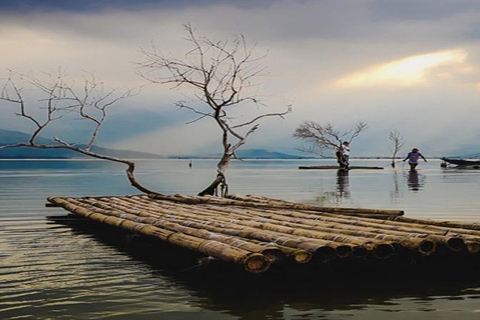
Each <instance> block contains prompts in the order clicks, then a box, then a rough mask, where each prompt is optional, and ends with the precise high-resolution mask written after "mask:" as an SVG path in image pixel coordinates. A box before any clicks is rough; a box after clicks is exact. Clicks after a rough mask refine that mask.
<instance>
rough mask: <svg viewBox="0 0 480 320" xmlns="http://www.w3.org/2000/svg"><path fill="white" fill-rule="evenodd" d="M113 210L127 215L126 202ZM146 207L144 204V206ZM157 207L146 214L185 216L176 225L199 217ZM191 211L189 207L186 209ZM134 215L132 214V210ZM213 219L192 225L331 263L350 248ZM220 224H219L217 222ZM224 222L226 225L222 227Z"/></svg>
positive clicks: (149, 209) (204, 218) (190, 222)
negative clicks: (272, 245) (301, 250)
mask: <svg viewBox="0 0 480 320" xmlns="http://www.w3.org/2000/svg"><path fill="white" fill-rule="evenodd" d="M96 205H98V206H105V204H99V203H96ZM110 205H111V206H112V208H114V207H116V208H117V209H119V210H122V211H126V212H129V211H130V210H131V209H130V208H129V203H126V204H125V205H123V206H119V204H118V203H110ZM143 205H144V206H145V204H143ZM158 209H159V208H158V207H149V208H148V214H149V215H152V214H154V213H153V212H155V215H156V216H157V215H159V216H161V217H166V216H165V214H168V215H170V216H169V217H168V218H169V220H170V221H172V219H175V218H177V219H178V217H185V218H186V219H178V220H176V222H177V223H180V224H184V225H188V226H192V225H194V223H195V220H196V219H197V218H198V216H195V215H194V214H190V213H189V212H185V211H181V210H179V208H178V206H177V207H175V208H173V209H165V208H163V209H162V211H161V212H159V211H158ZM188 209H191V208H188ZM133 211H134V212H137V213H138V211H135V210H133ZM214 218H215V219H207V218H206V217H205V216H202V219H201V220H200V221H198V222H197V223H200V224H197V225H195V226H196V227H198V228H205V229H207V230H212V231H215V232H219V233H225V234H229V235H234V236H239V237H243V238H253V239H256V240H260V241H267V242H274V243H277V244H280V245H283V246H289V247H293V248H297V249H304V250H307V251H310V252H312V253H314V256H315V258H316V260H320V261H328V260H331V258H332V257H333V255H334V254H335V253H339V254H340V255H341V257H345V256H346V255H347V254H348V253H349V252H351V249H350V247H349V246H345V245H344V244H339V243H331V242H329V241H323V240H320V239H306V238H304V237H302V238H300V237H292V236H290V235H286V234H283V233H279V232H273V231H268V230H263V229H258V228H254V227H252V226H248V225H247V226H242V225H235V224H232V221H231V219H229V220H227V221H225V219H221V218H220V217H214ZM219 221H221V223H220V222H219ZM225 223H227V224H225Z"/></svg>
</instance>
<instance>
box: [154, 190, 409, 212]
mask: <svg viewBox="0 0 480 320" xmlns="http://www.w3.org/2000/svg"><path fill="white" fill-rule="evenodd" d="M149 197H151V198H153V199H158V200H169V201H176V202H183V203H187V204H203V203H210V204H216V205H228V206H232V205H234V206H235V205H236V206H244V207H254V208H271V209H275V208H276V209H294V210H308V211H319V212H331V213H337V214H345V215H377V214H380V215H386V216H390V215H392V216H399V215H403V214H404V212H403V211H401V210H380V209H365V208H338V207H319V206H312V205H306V204H299V203H293V204H285V205H278V204H273V203H272V204H270V203H255V202H244V201H238V200H231V199H226V198H213V197H193V196H185V195H179V194H176V195H173V196H164V195H155V194H152V195H149Z"/></svg>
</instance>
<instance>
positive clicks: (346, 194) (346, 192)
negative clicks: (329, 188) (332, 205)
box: [337, 169, 350, 198]
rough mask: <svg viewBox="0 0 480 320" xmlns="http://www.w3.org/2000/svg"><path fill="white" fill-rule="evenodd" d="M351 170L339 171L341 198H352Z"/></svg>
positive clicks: (338, 182) (338, 188)
mask: <svg viewBox="0 0 480 320" xmlns="http://www.w3.org/2000/svg"><path fill="white" fill-rule="evenodd" d="M348 173H349V170H343V169H340V170H338V171H337V193H338V196H339V197H341V198H350V181H349V177H348Z"/></svg>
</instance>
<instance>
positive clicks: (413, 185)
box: [407, 170, 425, 191]
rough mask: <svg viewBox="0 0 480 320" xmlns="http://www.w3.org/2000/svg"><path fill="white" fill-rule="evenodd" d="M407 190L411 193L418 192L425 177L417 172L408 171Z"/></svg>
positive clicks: (423, 183)
mask: <svg viewBox="0 0 480 320" xmlns="http://www.w3.org/2000/svg"><path fill="white" fill-rule="evenodd" d="M407 185H408V189H409V190H412V191H420V190H421V189H423V187H424V185H425V176H424V175H422V174H419V173H418V171H417V170H410V171H409V172H408V175H407Z"/></svg>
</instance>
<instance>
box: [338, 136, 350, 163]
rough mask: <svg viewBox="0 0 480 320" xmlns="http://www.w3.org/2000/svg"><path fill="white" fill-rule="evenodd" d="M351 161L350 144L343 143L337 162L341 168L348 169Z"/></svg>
mask: <svg viewBox="0 0 480 320" xmlns="http://www.w3.org/2000/svg"><path fill="white" fill-rule="evenodd" d="M349 160H350V143H348V142H347V141H345V142H343V143H342V145H341V146H340V148H339V150H338V151H337V162H338V164H339V165H340V168H342V169H347V170H348V166H349V165H350V164H349Z"/></svg>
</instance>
